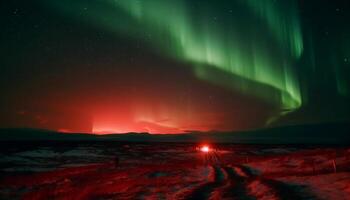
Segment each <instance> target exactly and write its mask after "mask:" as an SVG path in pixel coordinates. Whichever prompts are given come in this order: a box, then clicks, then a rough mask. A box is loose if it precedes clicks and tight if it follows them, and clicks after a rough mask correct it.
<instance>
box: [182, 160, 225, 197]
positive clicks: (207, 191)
mask: <svg viewBox="0 0 350 200" xmlns="http://www.w3.org/2000/svg"><path fill="white" fill-rule="evenodd" d="M213 170H214V180H213V181H210V182H208V183H205V184H202V185H200V186H198V187H197V188H195V189H194V190H193V191H192V192H191V193H190V194H189V195H188V196H187V197H186V198H185V199H186V200H205V199H209V198H210V196H211V194H212V192H213V191H214V190H215V189H216V188H218V187H220V186H222V185H223V183H224V181H225V179H226V176H227V175H226V173H225V171H224V170H223V169H222V168H221V167H218V166H213Z"/></svg>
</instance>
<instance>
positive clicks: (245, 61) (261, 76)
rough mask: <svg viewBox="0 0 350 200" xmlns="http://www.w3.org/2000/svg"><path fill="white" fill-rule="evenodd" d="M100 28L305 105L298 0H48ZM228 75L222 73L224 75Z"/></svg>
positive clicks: (270, 96)
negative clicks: (213, 0)
mask: <svg viewBox="0 0 350 200" xmlns="http://www.w3.org/2000/svg"><path fill="white" fill-rule="evenodd" d="M51 2H54V3H52V4H53V5H54V7H56V8H60V9H61V10H63V11H64V12H65V13H66V14H67V13H68V14H70V15H71V14H73V15H76V17H79V18H80V19H85V20H86V22H92V23H93V24H95V25H96V26H100V27H102V28H105V29H108V30H110V31H114V32H116V33H118V34H123V35H126V36H128V37H134V38H139V39H142V40H143V41H144V42H146V43H148V44H150V45H151V46H153V47H154V49H155V50H156V51H157V52H159V53H162V54H165V55H167V56H169V57H172V58H175V59H177V60H180V61H183V62H187V63H190V64H191V65H192V66H193V70H194V73H195V75H196V76H197V77H198V78H200V79H203V80H206V81H210V82H213V83H215V84H219V85H222V86H224V87H227V88H232V89H234V90H238V91H240V92H242V93H245V94H249V95H255V96H258V97H261V98H263V99H264V100H267V101H269V102H272V103H275V104H277V105H280V106H281V107H282V108H286V109H295V108H298V107H300V106H301V104H302V100H301V99H302V98H301V95H300V88H299V82H298V78H297V77H296V73H295V71H294V69H293V68H294V64H295V62H296V61H297V60H298V59H299V58H300V56H301V55H302V53H303V41H302V33H301V28H300V25H299V18H298V13H297V11H296V5H295V2H294V1H293V0H288V1H286V0H283V2H282V1H275V0H264V1H260V0H236V1H228V2H226V3H225V2H224V1H223V2H222V3H220V5H217V4H216V5H214V4H213V5H211V4H209V3H203V2H202V3H201V2H200V1H185V0H176V1H175V0H105V1H90V2H89V9H88V12H86V13H84V12H77V8H82V7H84V6H85V4H86V1H80V0H77V1H74V3H72V1H66V0H59V1H51ZM223 74H224V75H223Z"/></svg>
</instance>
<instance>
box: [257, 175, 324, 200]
mask: <svg viewBox="0 0 350 200" xmlns="http://www.w3.org/2000/svg"><path fill="white" fill-rule="evenodd" d="M261 183H263V184H264V185H266V186H268V187H269V188H271V189H272V190H273V192H274V194H275V195H276V196H278V197H279V199H281V200H282V199H283V200H298V199H312V200H319V198H318V197H316V196H315V195H313V194H312V193H310V192H309V191H308V190H307V186H303V185H291V184H287V183H284V182H282V181H278V180H273V179H263V180H261Z"/></svg>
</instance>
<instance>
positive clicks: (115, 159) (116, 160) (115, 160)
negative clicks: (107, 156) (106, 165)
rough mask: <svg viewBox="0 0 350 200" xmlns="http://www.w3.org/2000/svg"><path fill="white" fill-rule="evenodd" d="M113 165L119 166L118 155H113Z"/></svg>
mask: <svg viewBox="0 0 350 200" xmlns="http://www.w3.org/2000/svg"><path fill="white" fill-rule="evenodd" d="M114 167H115V168H118V167H119V157H118V156H115V157H114Z"/></svg>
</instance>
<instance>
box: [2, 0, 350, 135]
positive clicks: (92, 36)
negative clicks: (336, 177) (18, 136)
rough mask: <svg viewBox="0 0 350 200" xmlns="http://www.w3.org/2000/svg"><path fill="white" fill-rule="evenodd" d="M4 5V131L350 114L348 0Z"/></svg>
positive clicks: (249, 122)
mask: <svg viewBox="0 0 350 200" xmlns="http://www.w3.org/2000/svg"><path fill="white" fill-rule="evenodd" d="M0 11H1V12H0V15H1V18H0V23H1V32H0V43H1V46H0V91H1V98H0V111H1V112H0V127H1V128H39V129H49V130H58V131H62V132H92V133H125V132H150V133H184V132H191V131H203V132H206V131H232V130H234V131H235V130H247V129H257V128H264V127H270V126H281V125H290V124H307V123H324V122H339V121H350V120H349V119H350V105H349V103H348V102H350V101H349V95H350V94H349V89H350V88H349V87H350V76H349V74H350V26H349V23H348V21H349V19H350V2H349V1H347V0H335V1H327V0H320V1H317V2H314V1H305V0H265V1H258V0H222V1H214V0H208V1H197V0H147V1H146V0H89V1H86V0H74V1H71V0H49V1H47V0H32V1H25V0H6V1H2V2H1V3H0Z"/></svg>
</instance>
